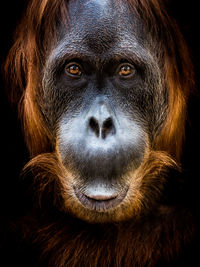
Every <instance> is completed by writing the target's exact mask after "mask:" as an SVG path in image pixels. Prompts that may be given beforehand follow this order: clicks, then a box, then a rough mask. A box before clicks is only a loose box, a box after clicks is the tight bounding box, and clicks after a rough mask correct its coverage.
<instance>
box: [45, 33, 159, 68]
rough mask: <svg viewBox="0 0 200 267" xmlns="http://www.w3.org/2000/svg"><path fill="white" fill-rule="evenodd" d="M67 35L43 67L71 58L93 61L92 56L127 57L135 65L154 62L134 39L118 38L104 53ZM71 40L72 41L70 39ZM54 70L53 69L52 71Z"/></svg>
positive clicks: (104, 57) (108, 59)
mask: <svg viewBox="0 0 200 267" xmlns="http://www.w3.org/2000/svg"><path fill="white" fill-rule="evenodd" d="M70 35H71V34H69V35H67V37H65V38H64V39H63V40H61V41H60V42H59V43H58V45H57V46H56V47H55V49H54V50H53V51H52V53H51V54H50V55H49V57H48V59H47V62H46V66H45V68H48V69H49V68H50V69H52V70H53V69H54V70H55V69H57V68H59V66H61V65H63V64H64V63H65V62H66V61H69V60H72V59H81V60H85V61H88V62H94V58H98V57H99V58H101V61H102V62H108V61H111V60H112V59H113V58H114V59H115V60H122V59H127V60H129V61H132V62H134V63H136V64H137V65H141V66H142V65H146V66H148V65H151V66H152V63H153V62H155V59H154V58H153V56H152V54H151V53H149V52H148V49H147V48H145V47H144V46H143V45H141V44H140V43H139V42H138V41H137V40H136V39H134V38H132V39H130V38H129V39H128V38H126V39H125V40H120V41H119V42H118V43H117V45H116V46H113V47H112V48H113V49H112V51H110V50H108V51H107V52H105V53H103V54H102V53H101V54H99V55H98V54H96V55H95V53H94V52H91V51H90V50H89V49H88V48H87V45H86V44H84V41H83V40H82V39H80V38H77V41H74V38H73V39H72V38H70ZM71 40H73V41H71ZM53 72H54V71H53Z"/></svg>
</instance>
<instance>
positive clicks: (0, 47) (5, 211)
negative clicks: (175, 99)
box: [0, 0, 200, 222]
mask: <svg viewBox="0 0 200 267" xmlns="http://www.w3.org/2000/svg"><path fill="white" fill-rule="evenodd" d="M3 2H4V1H1V7H0V20H1V21H0V27H1V31H0V40H1V41H0V61H1V67H2V69H3V62H4V60H5V58H6V55H7V53H8V51H9V49H10V47H11V45H12V43H13V32H14V29H15V27H16V25H17V23H18V22H19V19H20V17H21V14H22V12H23V10H24V8H25V6H26V2H27V1H25V0H14V1H11V0H7V1H5V2H6V3H4V4H3ZM166 3H167V7H168V8H169V11H170V12H171V13H172V14H173V16H174V17H175V18H176V20H177V21H178V24H179V25H180V28H181V30H182V33H183V35H184V36H185V38H186V40H187V42H188V46H189V48H190V50H191V57H192V60H193V63H194V66H195V73H196V84H197V89H198V91H199V85H200V38H199V36H200V13H199V6H198V1H196V0H190V1H181V0H170V1H169V0H168V1H166ZM7 90H8V93H7V92H6V90H5V86H4V82H3V75H1V80H0V94H1V97H0V103H1V104H0V107H1V112H0V125H1V143H0V156H1V159H0V162H1V175H0V214H1V222H2V221H9V219H12V218H16V217H18V216H20V214H23V212H24V210H25V209H26V205H27V203H25V202H24V195H23V187H22V186H21V184H20V179H19V173H20V170H21V169H22V167H23V165H24V164H25V163H26V162H27V160H28V154H27V151H26V148H25V144H24V141H23V135H22V133H21V126H20V122H19V121H18V119H17V110H16V107H11V106H10V104H9V102H8V98H7V94H9V88H8V89H7ZM189 104H190V106H189V121H190V122H189V124H188V125H189V126H188V127H187V145H186V149H185V156H184V168H185V169H186V172H188V174H189V175H188V179H189V180H192V181H195V186H194V188H195V189H194V190H195V193H194V194H200V193H199V185H200V181H199V182H198V180H200V174H199V166H200V141H199V139H200V132H199V127H198V125H199V124H200V101H199V96H198V95H196V96H194V97H193V98H191V100H190V103H189ZM185 197H186V198H190V197H191V194H188V195H186V196H185ZM196 204H197V205H198V203H196Z"/></svg>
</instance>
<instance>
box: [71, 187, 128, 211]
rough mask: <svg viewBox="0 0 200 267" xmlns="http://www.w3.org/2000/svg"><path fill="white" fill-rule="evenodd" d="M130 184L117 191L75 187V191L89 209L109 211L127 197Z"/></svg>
mask: <svg viewBox="0 0 200 267" xmlns="http://www.w3.org/2000/svg"><path fill="white" fill-rule="evenodd" d="M128 188H129V187H128V186H126V187H125V188H123V189H122V190H121V191H119V192H115V191H112V190H111V191H103V192H102V190H101V191H100V192H98V191H95V192H93V191H90V190H82V189H80V188H76V187H74V192H75V195H76V197H77V199H78V200H79V202H80V203H81V204H82V205H83V206H84V207H85V208H87V209H89V210H95V211H97V212H107V211H109V210H111V209H113V208H115V207H117V206H118V205H119V204H120V203H121V202H122V201H123V200H124V198H125V197H126V195H127V192H128Z"/></svg>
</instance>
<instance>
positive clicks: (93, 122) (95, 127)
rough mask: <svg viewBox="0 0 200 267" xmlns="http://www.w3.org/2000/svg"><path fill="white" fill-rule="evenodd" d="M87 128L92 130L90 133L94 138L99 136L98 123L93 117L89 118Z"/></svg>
mask: <svg viewBox="0 0 200 267" xmlns="http://www.w3.org/2000/svg"><path fill="white" fill-rule="evenodd" d="M89 127H90V129H91V130H92V132H94V133H95V134H96V136H97V137H98V136H99V123H98V121H97V120H96V119H95V118H94V117H91V118H90V120H89Z"/></svg>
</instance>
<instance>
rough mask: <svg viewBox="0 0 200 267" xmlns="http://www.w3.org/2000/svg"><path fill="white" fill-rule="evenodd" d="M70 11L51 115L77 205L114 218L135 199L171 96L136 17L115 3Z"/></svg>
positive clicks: (84, 2)
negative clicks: (133, 187)
mask: <svg viewBox="0 0 200 267" xmlns="http://www.w3.org/2000/svg"><path fill="white" fill-rule="evenodd" d="M68 11H69V18H70V19H69V21H70V24H69V28H68V29H66V28H61V29H60V32H61V38H60V41H59V42H58V45H57V46H56V47H55V49H54V50H53V52H52V53H51V55H49V58H48V60H47V63H46V67H45V69H44V78H43V90H44V103H43V105H42V106H43V107H44V108H43V114H44V116H45V117H46V120H47V121H48V125H49V128H50V130H51V132H53V133H54V138H55V143H56V150H57V153H58V154H59V155H60V158H61V161H62V163H63V165H64V166H65V168H66V169H67V170H68V171H70V177H71V178H70V181H71V184H70V187H71V190H72V192H73V193H72V195H73V197H74V201H75V202H77V203H78V204H77V205H79V204H80V205H81V207H82V208H83V209H85V210H86V211H87V210H90V211H94V212H99V213H106V212H109V211H110V210H112V209H115V208H117V207H118V206H120V205H121V203H122V202H123V201H124V199H125V198H126V197H127V195H128V192H129V187H130V183H131V179H134V178H133V176H134V172H135V171H137V169H138V168H139V166H140V165H141V163H142V161H143V159H144V156H145V153H147V151H148V150H149V149H150V148H151V145H152V143H153V137H152V136H156V134H157V132H158V131H159V130H160V128H161V126H162V123H163V121H164V118H165V116H166V113H165V112H162V114H161V112H160V110H161V107H162V110H163V106H166V102H167V96H166V93H165V89H164V88H163V87H162V86H161V82H162V80H161V79H162V77H161V75H160V71H159V63H158V62H157V60H156V56H155V55H154V54H152V53H151V46H150V41H149V40H148V38H147V34H146V33H145V32H144V30H143V27H142V24H141V22H140V21H138V19H136V16H134V15H133V12H131V14H130V13H129V11H128V8H127V7H126V6H124V5H123V7H120V5H119V6H118V5H117V3H116V1H112V0H92V1H88V0H75V1H71V2H70V4H69V6H68ZM166 109H167V108H166ZM164 110H165V109H164ZM66 179H67V178H66Z"/></svg>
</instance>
